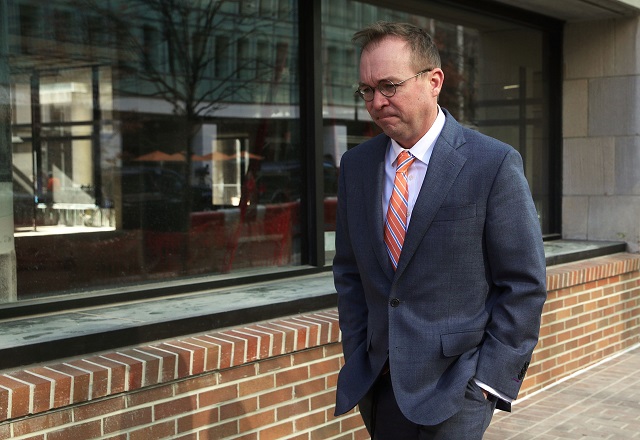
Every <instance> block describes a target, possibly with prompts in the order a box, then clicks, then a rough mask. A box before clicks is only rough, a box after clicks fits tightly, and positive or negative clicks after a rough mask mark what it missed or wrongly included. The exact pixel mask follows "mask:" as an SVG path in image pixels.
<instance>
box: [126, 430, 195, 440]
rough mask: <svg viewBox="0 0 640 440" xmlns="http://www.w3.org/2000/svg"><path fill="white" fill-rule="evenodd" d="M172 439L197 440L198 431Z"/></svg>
mask: <svg viewBox="0 0 640 440" xmlns="http://www.w3.org/2000/svg"><path fill="white" fill-rule="evenodd" d="M125 440H126V439H125ZM172 440H198V433H197V432H192V433H190V434H185V435H180V436H178V437H175V438H173V439H172Z"/></svg>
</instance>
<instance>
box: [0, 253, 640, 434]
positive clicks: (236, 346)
mask: <svg viewBox="0 0 640 440" xmlns="http://www.w3.org/2000/svg"><path fill="white" fill-rule="evenodd" d="M547 282H548V288H549V298H548V301H547V303H546V305H545V310H544V315H543V322H542V327H541V339H540V343H539V345H538V347H537V349H536V351H535V354H534V357H533V360H532V363H531V366H530V368H529V374H528V375H527V378H526V380H525V382H524V384H523V389H522V392H521V396H522V395H525V394H528V393H531V392H532V391H535V390H538V389H540V388H541V387H544V386H546V385H549V384H551V383H553V382H555V381H557V380H559V379H561V378H563V377H565V376H567V375H569V374H571V373H572V372H575V371H576V370H579V369H581V368H584V367H586V366H588V365H590V364H593V363H595V362H597V361H599V360H601V359H603V358H605V357H607V356H609V355H611V354H613V353H615V352H616V351H619V350H622V349H624V348H626V347H629V346H632V345H634V344H636V343H638V342H640V256H639V255H633V254H626V253H621V254H616V255H612V256H607V257H600V258H594V259H591V260H586V261H582V262H578V263H569V264H564V265H558V266H552V267H549V268H548V274H547ZM341 363H342V355H341V347H340V332H339V329H338V316H337V312H336V310H325V311H320V312H317V313H311V314H306V315H299V316H291V317H287V318H282V319H279V320H275V321H270V322H262V323H255V324H252V325H248V326H244V327H241V328H229V329H224V330H219V331H215V332H211V333H207V334H202V335H193V336H191V337H185V338H182V339H179V340H172V341H158V342H157V343H155V344H152V345H145V346H138V347H129V348H126V349H122V350H119V351H114V352H108V353H100V354H93V355H87V356H85V357H82V358H74V359H68V360H61V361H58V362H53V363H50V364H46V365H38V366H30V367H27V368H25V369H22V370H16V371H3V372H0V439H7V438H14V439H40V440H57V439H91V438H105V439H123V440H124V439H127V440H135V439H144V440H149V439H159V438H172V439H194V440H196V439H197V440H203V439H220V438H237V439H256V440H258V439H259V440H265V439H279V438H291V439H323V440H324V439H330V438H335V439H338V438H340V439H360V438H366V437H367V436H366V432H365V431H364V429H363V427H362V425H361V422H360V419H359V416H358V415H357V413H356V412H355V411H352V412H350V413H349V414H347V415H345V416H342V417H339V418H335V417H333V402H334V390H335V383H336V378H337V372H338V370H339V368H340V366H341Z"/></svg>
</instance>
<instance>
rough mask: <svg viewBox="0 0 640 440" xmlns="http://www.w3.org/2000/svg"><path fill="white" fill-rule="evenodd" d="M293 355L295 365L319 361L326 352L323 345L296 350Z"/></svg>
mask: <svg viewBox="0 0 640 440" xmlns="http://www.w3.org/2000/svg"><path fill="white" fill-rule="evenodd" d="M292 356H293V365H303V364H307V363H310V362H317V361H318V360H320V359H322V358H323V356H324V354H323V349H322V347H316V348H312V349H308V350H303V351H299V352H296V353H294V354H293V355H292Z"/></svg>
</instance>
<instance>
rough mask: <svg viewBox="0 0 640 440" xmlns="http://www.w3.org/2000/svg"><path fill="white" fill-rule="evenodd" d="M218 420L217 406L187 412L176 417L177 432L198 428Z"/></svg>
mask: <svg viewBox="0 0 640 440" xmlns="http://www.w3.org/2000/svg"><path fill="white" fill-rule="evenodd" d="M219 421H220V415H219V412H218V408H217V407H213V408H209V409H205V410H202V411H197V412H193V413H191V414H187V415H185V416H183V417H180V418H179V419H178V433H181V432H185V431H191V430H196V429H200V428H203V427H206V426H209V425H212V424H214V423H217V422H219Z"/></svg>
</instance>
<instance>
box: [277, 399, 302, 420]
mask: <svg viewBox="0 0 640 440" xmlns="http://www.w3.org/2000/svg"><path fill="white" fill-rule="evenodd" d="M309 407H310V405H309V400H308V399H305V400H300V401H295V402H293V403H290V404H288V405H284V406H280V407H278V408H277V416H278V420H285V419H288V418H289V417H295V416H299V415H300V414H306V413H308V412H309Z"/></svg>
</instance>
